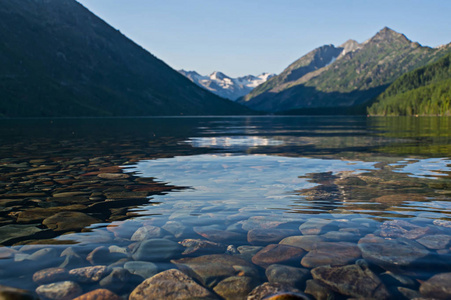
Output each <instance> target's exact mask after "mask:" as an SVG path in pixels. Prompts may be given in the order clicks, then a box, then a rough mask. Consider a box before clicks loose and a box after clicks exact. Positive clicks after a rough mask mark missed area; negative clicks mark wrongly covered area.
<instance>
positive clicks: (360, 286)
mask: <svg viewBox="0 0 451 300" xmlns="http://www.w3.org/2000/svg"><path fill="white" fill-rule="evenodd" d="M312 276H313V278H314V279H316V280H319V281H320V282H322V283H323V284H325V285H327V286H328V287H330V288H331V289H332V290H334V291H336V292H339V293H341V294H343V295H347V296H352V297H357V298H374V299H388V298H390V294H389V292H388V290H387V288H386V287H385V285H384V284H383V283H382V282H381V280H380V279H379V277H377V275H376V274H374V273H373V272H372V271H371V270H370V269H369V268H368V266H367V265H365V264H360V265H358V264H355V265H347V266H343V267H331V266H322V267H318V268H315V269H313V270H312Z"/></svg>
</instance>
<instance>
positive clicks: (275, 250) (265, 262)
mask: <svg viewBox="0 0 451 300" xmlns="http://www.w3.org/2000/svg"><path fill="white" fill-rule="evenodd" d="M305 253H306V251H305V250H304V249H302V248H298V247H293V246H288V245H282V244H271V245H268V246H266V247H265V248H263V249H262V250H260V251H259V252H257V254H255V255H254V256H253V257H252V262H253V263H254V264H256V265H259V266H261V267H263V268H266V267H268V266H269V265H272V264H278V263H282V262H288V261H294V260H300V259H301V257H302V256H304V254H305Z"/></svg>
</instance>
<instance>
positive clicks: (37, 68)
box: [0, 0, 250, 117]
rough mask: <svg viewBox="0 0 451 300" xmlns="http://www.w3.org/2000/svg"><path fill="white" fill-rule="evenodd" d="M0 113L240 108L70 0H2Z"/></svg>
mask: <svg viewBox="0 0 451 300" xmlns="http://www.w3.org/2000/svg"><path fill="white" fill-rule="evenodd" d="M0 62H1V68H0V97H1V99H2V101H1V102H0V116H3V117H46V116H131V115H141V116H143V115H202V114H213V115H219V114H245V113H250V110H249V109H247V108H245V107H242V106H241V105H238V104H236V103H233V102H231V101H228V100H225V99H222V98H220V97H218V96H216V95H213V94H212V93H210V92H208V91H206V90H204V89H202V88H200V87H198V86H196V85H195V84H194V83H192V82H191V81H190V80H188V79H187V78H185V77H184V76H183V75H181V74H179V73H178V72H177V71H175V70H173V69H171V68H170V67H169V66H168V65H166V64H165V63H164V62H163V61H161V60H159V59H157V58H156V57H154V56H153V55H152V54H150V53H149V52H147V51H146V50H144V49H143V48H141V47H140V46H138V45H137V44H135V43H134V42H133V41H131V40H130V39H128V38H127V37H125V36H124V35H122V34H121V33H120V32H119V31H118V30H115V29H114V28H112V27H111V26H109V25H108V24H107V23H105V22H104V21H102V20H101V19H100V18H98V17H97V16H95V15H94V14H92V13H91V12H89V11H88V10H87V9H86V8H84V7H83V6H82V5H80V4H79V3H78V2H76V1H74V0H3V1H2V4H1V5H0Z"/></svg>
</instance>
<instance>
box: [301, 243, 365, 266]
mask: <svg viewBox="0 0 451 300" xmlns="http://www.w3.org/2000/svg"><path fill="white" fill-rule="evenodd" d="M360 256H361V253H360V250H359V248H358V247H357V245H356V244H353V243H346V242H335V243H329V242H322V243H317V244H316V247H315V248H314V249H312V250H311V251H309V253H307V255H305V256H304V257H303V258H302V261H301V264H302V265H303V266H304V267H306V268H315V267H319V266H324V265H331V266H340V265H346V264H349V263H353V262H354V261H356V260H357V259H358V258H360Z"/></svg>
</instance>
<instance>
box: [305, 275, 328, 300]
mask: <svg viewBox="0 0 451 300" xmlns="http://www.w3.org/2000/svg"><path fill="white" fill-rule="evenodd" d="M304 292H305V293H307V294H310V295H312V296H313V297H314V298H315V299H316V300H333V299H335V293H334V291H332V289H330V288H329V287H328V286H326V285H325V284H324V283H322V282H321V281H318V280H315V279H310V280H307V282H306V285H305V291H304Z"/></svg>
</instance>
